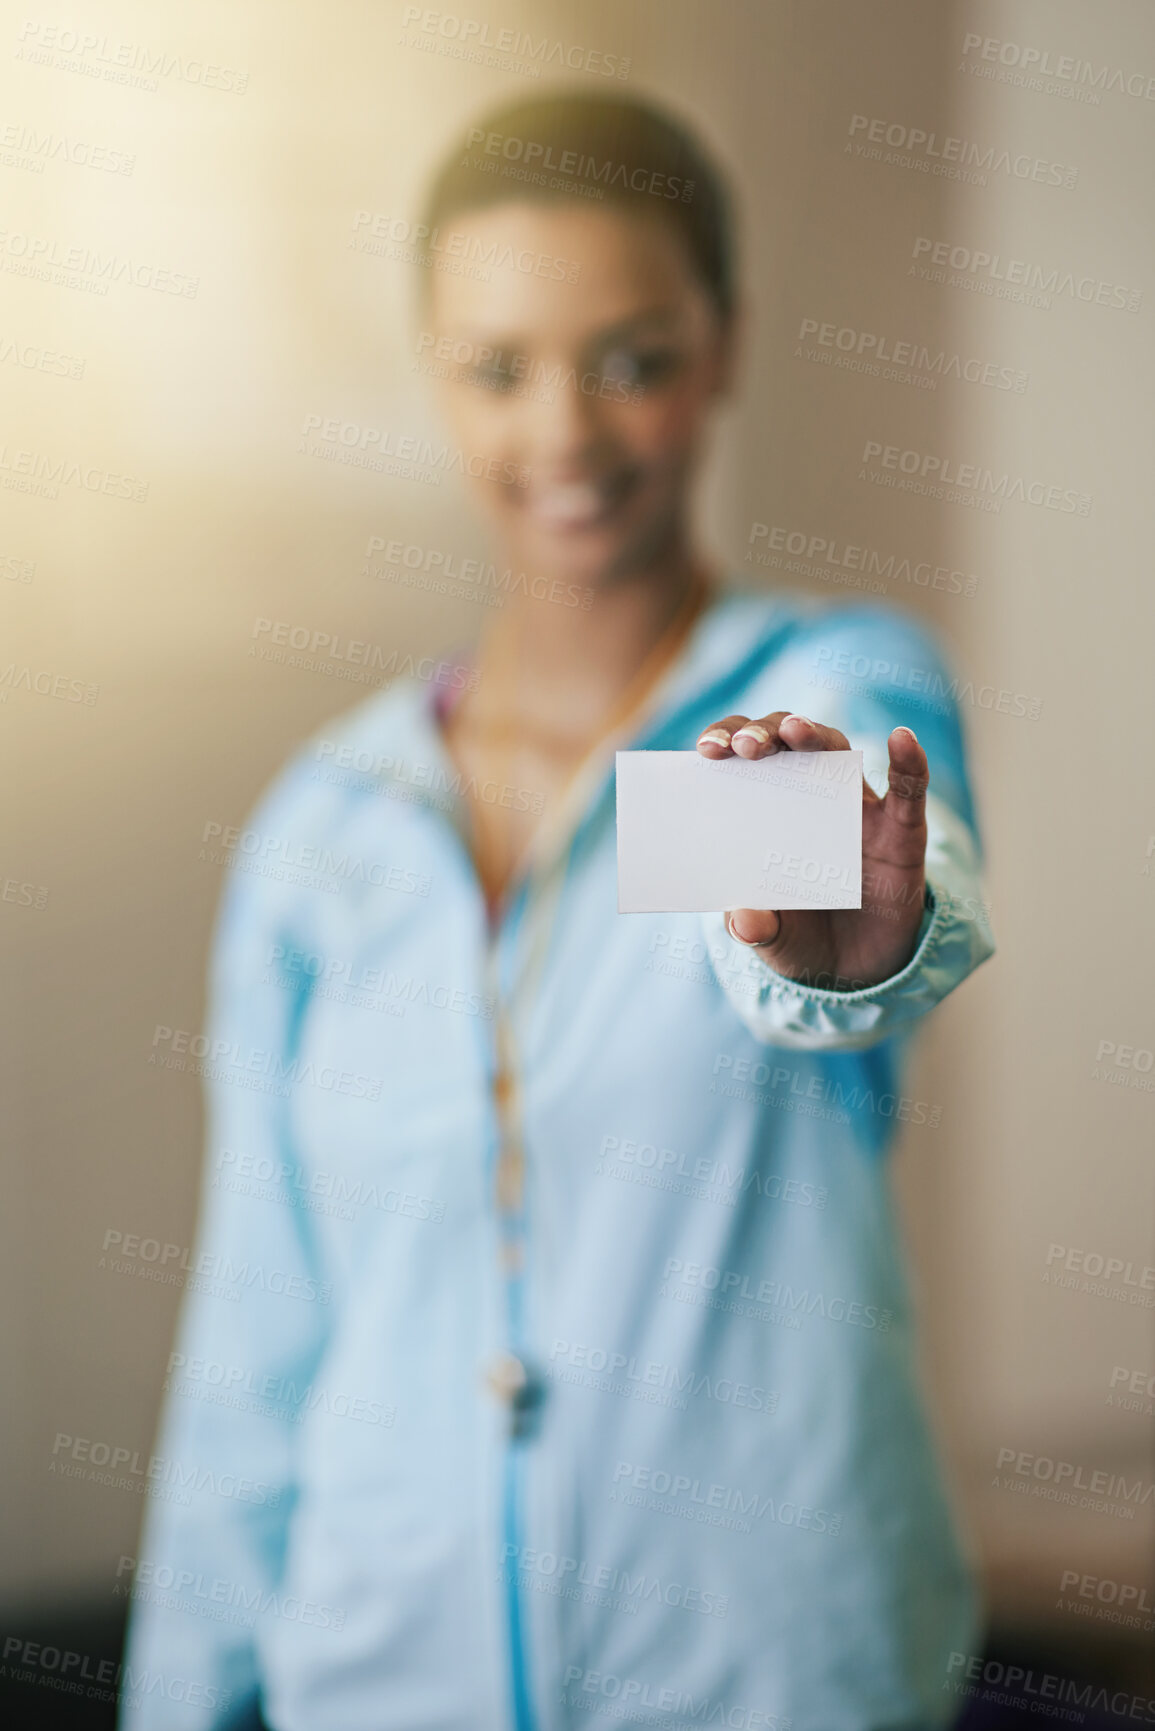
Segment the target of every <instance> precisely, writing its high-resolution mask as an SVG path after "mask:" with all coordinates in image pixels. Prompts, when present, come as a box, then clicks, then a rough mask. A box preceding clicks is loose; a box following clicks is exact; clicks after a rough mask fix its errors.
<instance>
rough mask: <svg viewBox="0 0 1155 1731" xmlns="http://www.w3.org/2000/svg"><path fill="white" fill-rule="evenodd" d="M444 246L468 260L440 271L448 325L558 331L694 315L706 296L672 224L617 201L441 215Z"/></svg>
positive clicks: (439, 303)
mask: <svg viewBox="0 0 1155 1731" xmlns="http://www.w3.org/2000/svg"><path fill="white" fill-rule="evenodd" d="M437 249H438V251H437V256H438V257H442V258H444V257H447V256H448V257H452V258H456V259H459V260H461V261H462V266H463V268H462V271H461V274H457V273H456V271H454V270H444V269H435V270H434V271H433V273H432V281H431V285H430V311H431V313H432V315H433V319H434V322H435V324H437V325H438V326H439V327H444V328H465V327H467V326H468V327H472V328H485V329H507V330H517V331H519V332H521V333H524V334H526V335H532V334H544V333H545V332H546V331H548V332H549V333H550V334H551V335H553V336H558V335H561V334H563V333H565V332H567V331H574V332H577V331H580V330H585V329H590V328H592V327H595V326H600V325H605V324H613V323H617V322H619V321H621V320H624V319H627V318H631V317H635V316H637V315H638V314H639V313H641V312H650V311H654V310H658V309H661V310H663V311H667V312H669V313H672V314H674V315H675V316H678V315H685V314H686V313H688V312H690V311H691V309H693V310H697V307H696V303H697V302H699V301H701V300H703V299H704V291H702V290H701V289H700V287H699V285H698V283H697V281H696V279H695V278H694V275H693V271H692V267H691V264H690V260H689V257H688V255H687V252H686V249H685V246H684V245H683V243H682V240H681V238H680V236H679V235H678V234H677V233H676V231H675V230H674V229H673V227H672V226H671V224H670V223H668V222H665V221H663V220H662V218H661V217H660V216H656V215H655V216H652V217H647V216H645V215H641V216H636V215H635V214H634V213H633V212H632V211H630V212H626V211H624V210H622V209H621V208H620V207H615V206H613V205H608V206H602V207H596V206H595V207H593V208H586V207H585V206H582V205H576V204H572V203H568V202H567V203H556V204H554V203H550V204H545V203H542V204H537V203H533V202H530V201H525V202H516V201H512V200H511V201H510V202H509V203H502V204H494V205H489V206H487V207H485V208H483V209H480V210H469V211H461V212H458V213H457V214H455V215H450V216H449V217H447V218H446V219H445V221H444V222H443V223H442V224H441V225H440V229H439V232H438V235H437ZM473 272H476V273H477V274H476V275H474V274H472V273H473ZM479 278H488V280H479Z"/></svg>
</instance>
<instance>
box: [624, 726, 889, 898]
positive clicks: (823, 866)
mask: <svg viewBox="0 0 1155 1731" xmlns="http://www.w3.org/2000/svg"><path fill="white" fill-rule="evenodd" d="M617 793H618V912H619V913H623V914H651V913H687V914H688V913H714V912H721V911H722V910H724V909H729V908H775V909H786V908H858V907H861V906H862V753H861V751H781V752H776V753H775V755H774V756H773V757H766V758H761V759H760V760H759V761H758V762H756V763H750V762H748V761H747V760H746V759H744V758H738V757H727V758H722V759H721V760H720V761H717V762H711V760H710V759H709V758H705V757H703V756H702V755H701V753H700V752H697V751H619V752H618V754H617Z"/></svg>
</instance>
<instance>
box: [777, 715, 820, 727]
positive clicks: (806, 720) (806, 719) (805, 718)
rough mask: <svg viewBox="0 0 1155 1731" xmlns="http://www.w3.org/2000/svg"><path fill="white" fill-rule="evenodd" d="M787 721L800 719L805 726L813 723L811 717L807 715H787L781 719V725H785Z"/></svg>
mask: <svg viewBox="0 0 1155 1731" xmlns="http://www.w3.org/2000/svg"><path fill="white" fill-rule="evenodd" d="M788 721H801V722H802V723H803V724H804V725H805V726H806V727H813V726H814V723H813V722H812V721H811V719H810V717H809V716H808V715H787V716H786V717H785V718H784V719H783V722H782V725H783V727H785V726H786V723H787V722H788Z"/></svg>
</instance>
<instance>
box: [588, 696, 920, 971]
mask: <svg viewBox="0 0 1155 1731" xmlns="http://www.w3.org/2000/svg"><path fill="white" fill-rule="evenodd" d="M887 746H888V753H889V758H890V770H889V781H888V788H887V792H886V795H885V796H884V797H882V798H880V797H879V795H878V794H876V793H875V792H874V790H873V788H871V787H870V786H869V784H868V783H867V782H866V781H865V780H864V778H863V776H862V754H861V752H856V751H852V750H851V748H850V744H849V741H848V740H847V739H846V736H845V735H844V734H842V733H841V732H839V730H838V729H837V728H831V727H824V726H822V725H820V724H819V723H816V722H813V721H810V720H809V719H808V718H807V717H805V716H800V715H794V714H792V713H790V712H789V711H787V710H777V711H775V712H774V713H773V714H771V715H766V716H763V717H762V718H761V719H759V720H755V721H750V720H748V719H747V717H745V716H742V715H731V716H727V717H725V718H724V719H723V720H722V721H719V722H715V723H713V724H712V725H711V726H710V727H709V728H707V729H706V730H705V732H704V733H702V735H701V736H700V737H699V740H698V749H697V752H621V753H619V754H618V883H619V911H621V912H642V911H651V912H654V911H682V912H689V911H696V910H701V911H707V912H712V911H719V910H723V911H725V912H726V914H727V925H728V927H729V930H730V932H731V935H732V936H733V937H735V938H736V939H738V940H739V941H740V942H742V943H746V944H749V945H751V946H754V947H756V948H757V952H758V954H759V955H760V956H761V957H762V958H763V959H764V960H765V961H766V962H767V963H768V964H769V966H770V967H772V968H773V969H774V971H775V972H776V973H780V974H783V975H785V976H786V977H787V978H790V979H793V980H797V981H799V982H801V983H809V984H810V985H813V986H818V987H828V988H830V989H833V990H838V991H845V990H861V989H862V988H863V987H865V986H870V985H876V984H878V983H879V982H880V981H882V980H885V979H888V978H890V977H891V976H892V975H893V974H896V973H898V972H900V971H901V969H902V968H903V967H904V966H905V965H906V963H907V962H908V961H909V960H910V958H911V956H912V955H913V953H914V949H915V945H916V942H917V934H918V929H919V926H920V924H921V921H922V914H923V908H924V905H925V899H924V898H925V887H926V886H925V875H924V860H925V856H926V790H927V784H928V781H929V768H928V765H927V760H926V754H925V752H924V751H923V749H922V747H921V746H920V745H919V743H918V740H917V739H916V738H915V736H914V734H913V733H912V732H911V731H910V729H909V728H904V727H900V728H896V729H895V730H894V731H893V732H892V733H891V735H890V738H889V740H888V742H887ZM647 760H648V761H647Z"/></svg>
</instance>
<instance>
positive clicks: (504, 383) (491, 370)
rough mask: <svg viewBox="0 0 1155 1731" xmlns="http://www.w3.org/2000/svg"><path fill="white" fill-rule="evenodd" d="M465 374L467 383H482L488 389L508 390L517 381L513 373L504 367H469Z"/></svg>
mask: <svg viewBox="0 0 1155 1731" xmlns="http://www.w3.org/2000/svg"><path fill="white" fill-rule="evenodd" d="M463 376H464V378H465V380H466V383H467V384H471V385H482V386H484V388H485V389H486V390H488V391H503V392H504V391H508V390H509V389H510V388H511V386H512V385H513V384H514V383H515V380H514V377H513V374H512V373H511V372H507V371H506V369H505V368H504V367H469V368H468V369H467V370H466V371H465V373H464V375H463Z"/></svg>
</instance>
